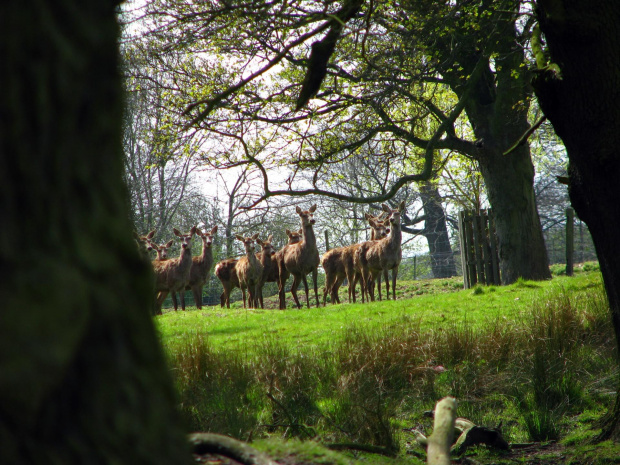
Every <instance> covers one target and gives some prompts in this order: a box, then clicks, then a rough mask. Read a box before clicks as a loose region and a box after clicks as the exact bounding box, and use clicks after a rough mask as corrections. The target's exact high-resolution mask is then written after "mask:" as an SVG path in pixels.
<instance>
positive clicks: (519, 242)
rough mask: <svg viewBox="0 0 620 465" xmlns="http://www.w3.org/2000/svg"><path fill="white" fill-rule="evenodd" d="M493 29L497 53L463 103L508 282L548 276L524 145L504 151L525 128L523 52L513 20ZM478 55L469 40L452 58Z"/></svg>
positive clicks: (458, 85)
mask: <svg viewBox="0 0 620 465" xmlns="http://www.w3.org/2000/svg"><path fill="white" fill-rule="evenodd" d="M517 3H518V2H517ZM514 8H517V5H516V4H515V5H514ZM494 28H495V29H496V30H494V31H493V40H494V41H496V42H497V46H496V47H497V49H496V51H497V52H498V53H497V55H495V57H494V63H493V64H494V66H493V68H492V67H491V64H490V63H489V65H488V66H487V67H486V68H485V70H484V71H483V73H482V75H481V77H480V78H479V79H478V81H477V82H476V83H475V87H474V90H473V94H472V96H471V98H469V99H468V101H467V103H466V105H465V112H466V114H467V118H468V119H469V121H470V123H471V125H472V127H473V130H474V134H475V136H476V139H477V143H476V146H477V147H478V148H477V152H476V153H471V154H469V155H470V156H472V157H473V158H474V159H475V160H476V161H477V162H478V165H479V168H480V172H481V173H482V176H483V178H484V183H485V186H486V189H487V195H488V198H489V203H490V205H491V208H492V210H493V214H494V219H495V226H496V233H497V239H498V249H499V260H500V272H501V280H502V283H503V284H510V283H513V282H515V281H516V280H517V279H518V278H524V279H532V280H544V279H551V272H550V271H549V259H548V256H547V249H546V247H545V241H544V237H543V234H542V227H541V223H540V218H539V215H538V210H537V207H536V199H535V194H534V166H533V164H532V160H531V155H530V149H529V145H528V144H523V145H521V146H519V147H518V148H517V149H516V150H514V151H513V152H512V153H510V154H509V155H504V152H505V151H506V150H507V149H508V148H510V147H511V146H512V145H513V144H514V143H515V142H516V141H517V140H519V138H520V137H521V136H522V135H523V134H524V133H525V132H526V131H527V129H528V128H529V124H528V121H527V116H528V109H529V99H530V98H531V94H532V88H531V85H530V83H529V81H530V75H529V73H528V72H527V70H525V69H524V68H523V67H522V64H523V63H524V62H525V56H524V52H523V46H522V45H521V44H520V43H519V40H518V37H517V31H516V26H515V23H514V21H513V20H510V21H504V22H502V23H499V22H498V23H497V24H495V25H494ZM444 53H445V54H446V55H445V56H444V59H445V61H446V63H449V66H450V67H451V68H450V69H448V70H447V72H446V77H447V79H448V82H450V86H451V88H452V89H453V90H454V92H455V93H456V94H457V95H459V96H461V95H462V94H463V92H464V89H463V86H462V79H461V74H462V73H461V72H460V71H458V70H457V71H454V70H453V69H452V68H457V67H452V62H453V60H452V59H451V58H450V53H451V51H450V48H447V49H446V50H445V51H444ZM480 56H481V53H480V51H479V50H477V49H476V48H475V46H474V44H470V45H469V47H468V46H463V47H462V49H461V50H460V51H459V53H458V54H457V56H456V59H457V61H458V64H459V65H460V66H462V67H463V69H465V70H466V71H467V72H468V73H471V71H472V70H473V69H474V67H475V65H476V63H477V62H478V60H479V59H480Z"/></svg>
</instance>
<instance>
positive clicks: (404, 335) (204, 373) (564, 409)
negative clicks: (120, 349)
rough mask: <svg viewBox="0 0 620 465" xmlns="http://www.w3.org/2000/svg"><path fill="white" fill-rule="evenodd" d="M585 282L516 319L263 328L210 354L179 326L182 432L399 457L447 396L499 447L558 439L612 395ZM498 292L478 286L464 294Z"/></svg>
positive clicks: (609, 342) (604, 315)
mask: <svg viewBox="0 0 620 465" xmlns="http://www.w3.org/2000/svg"><path fill="white" fill-rule="evenodd" d="M529 285H530V284H528V283H527V282H526V283H523V282H522V283H517V285H516V286H517V287H518V286H526V287H527V286H529ZM587 286H588V291H587V292H577V291H576V289H580V288H579V287H578V286H577V287H575V288H569V287H560V288H554V289H553V290H551V291H548V292H546V293H541V294H540V296H539V298H536V299H534V300H533V301H532V302H531V303H530V304H528V307H527V308H524V309H521V310H519V311H520V316H519V318H516V319H508V318H505V317H502V316H501V312H499V313H498V314H496V315H495V316H494V317H493V318H489V319H487V320H485V321H480V319H477V320H475V321H473V320H470V319H468V318H467V317H464V318H461V319H460V320H456V319H453V320H449V321H447V322H446V323H445V324H442V325H440V326H437V327H436V328H434V329H433V328H430V329H429V328H428V326H426V325H423V324H422V319H421V318H415V317H413V316H411V315H408V314H401V316H400V317H397V318H392V319H385V320H384V321H385V323H384V324H383V325H381V326H371V327H369V326H365V325H362V324H359V322H351V323H350V324H348V325H347V326H346V327H345V328H343V331H342V332H341V333H340V334H339V335H338V336H336V335H335V334H333V335H332V336H331V337H328V338H327V341H328V342H322V343H321V344H297V345H296V344H291V342H290V340H289V339H281V338H279V337H278V336H277V335H274V334H271V335H268V336H267V337H264V338H256V339H254V340H251V341H245V342H244V346H243V350H227V349H223V348H222V346H221V345H219V346H218V347H219V348H218V349H217V350H216V348H215V347H214V344H213V343H212V341H210V339H209V337H208V336H206V335H205V334H203V333H200V332H190V333H187V334H185V335H184V337H183V338H182V340H181V341H176V342H175V344H174V345H168V349H169V357H170V363H171V365H172V368H173V371H174V373H175V375H176V381H177V385H178V391H179V395H180V404H181V410H182V413H183V416H184V418H185V421H186V423H187V426H188V428H189V429H190V430H200V431H212V432H218V433H222V434H227V435H231V436H233V437H237V438H239V439H242V440H249V439H256V438H262V437H269V436H279V437H289V438H291V437H295V438H300V439H314V440H318V441H322V442H355V443H364V444H370V445H375V446H381V447H384V448H385V449H386V450H392V451H395V450H401V451H402V450H403V449H404V447H405V444H406V443H407V442H408V441H410V440H411V437H410V435H409V433H408V430H410V429H411V428H418V429H421V430H425V431H427V432H428V430H429V428H430V426H431V421H430V420H429V419H428V418H427V417H426V416H424V414H423V412H424V411H427V410H431V409H432V408H433V407H434V404H435V402H436V401H437V400H439V399H440V398H442V397H444V396H446V395H452V396H454V397H456V398H457V399H458V401H459V410H458V414H459V416H463V417H467V418H469V419H470V420H472V421H473V422H474V423H477V424H480V425H484V426H488V427H495V426H497V425H498V424H499V423H500V422H502V423H503V434H504V436H505V437H506V439H507V440H508V441H510V442H526V441H548V440H556V439H561V438H562V437H565V436H566V435H567V434H568V433H570V431H571V430H572V429H574V428H575V427H576V426H575V421H574V419H575V418H578V417H579V415H580V414H583V413H584V412H590V413H589V414H590V415H592V412H595V413H594V415H599V414H601V413H603V412H604V411H606V409H607V408H608V407H609V405H610V402H611V400H612V398H611V397H610V396H609V392H614V390H615V385H614V382H615V379H616V377H617V373H616V374H614V370H617V364H616V363H615V361H614V360H615V359H614V342H613V334H612V332H611V329H610V325H609V314H608V312H609V310H608V307H607V304H606V299H605V296H604V292H603V289H602V286H601V285H600V284H599V285H597V286H594V287H590V285H589V284H587ZM461 292H470V293H471V291H461ZM498 292H499V290H498V291H497V292H492V291H489V288H484V289H483V292H479V291H477V292H475V296H472V298H475V299H485V298H488V299H494V298H495V295H496V294H498ZM437 298H441V297H437ZM517 299H518V298H517ZM345 307H346V306H341V307H340V308H345ZM448 311H449V309H446V313H447V312H448ZM401 313H402V312H401ZM320 324H321V323H320V321H316V325H317V326H320Z"/></svg>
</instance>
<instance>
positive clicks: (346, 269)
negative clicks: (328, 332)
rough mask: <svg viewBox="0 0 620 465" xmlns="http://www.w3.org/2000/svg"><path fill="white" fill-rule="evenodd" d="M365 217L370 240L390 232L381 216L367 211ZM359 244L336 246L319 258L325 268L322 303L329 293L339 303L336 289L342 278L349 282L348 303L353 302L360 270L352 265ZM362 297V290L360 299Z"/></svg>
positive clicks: (380, 237) (333, 300) (332, 299)
mask: <svg viewBox="0 0 620 465" xmlns="http://www.w3.org/2000/svg"><path fill="white" fill-rule="evenodd" d="M365 218H366V220H367V221H368V224H369V225H370V227H371V232H370V237H371V240H377V239H382V238H384V237H385V236H387V234H388V233H389V232H390V229H389V228H388V227H387V226H386V224H385V223H384V222H383V218H381V216H379V217H374V216H372V215H370V214H368V213H366V214H365ZM360 245H361V244H353V245H349V246H345V247H337V248H335V249H332V250H329V251H327V252H326V253H325V254H324V255H323V257H322V258H321V265H322V266H323V269H324V270H325V287H324V290H323V305H326V303H327V294H328V293H329V295H330V297H331V301H332V303H340V297H339V296H338V289H339V288H340V285H341V284H342V282H343V280H344V278H345V277H346V278H347V281H348V283H349V289H348V291H349V303H351V302H355V286H356V284H357V281H358V280H359V279H360V277H361V273H360V271H361V270H356V268H355V266H354V256H355V252H356V250H357V249H358V248H359V247H360ZM363 297H364V294H363V290H362V299H363Z"/></svg>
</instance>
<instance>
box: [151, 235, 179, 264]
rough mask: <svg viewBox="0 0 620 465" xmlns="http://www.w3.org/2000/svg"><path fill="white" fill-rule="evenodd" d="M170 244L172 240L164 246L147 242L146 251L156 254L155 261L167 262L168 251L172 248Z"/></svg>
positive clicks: (172, 242)
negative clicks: (152, 251)
mask: <svg viewBox="0 0 620 465" xmlns="http://www.w3.org/2000/svg"><path fill="white" fill-rule="evenodd" d="M172 244H174V239H170V240H169V241H168V242H166V243H165V244H160V245H158V244H155V243H154V242H150V241H149V242H148V244H147V246H146V250H148V251H149V252H150V251H151V250H154V251H155V253H156V254H157V257H156V258H155V260H157V261H159V262H161V261H162V260H168V249H169V248H170V247H172Z"/></svg>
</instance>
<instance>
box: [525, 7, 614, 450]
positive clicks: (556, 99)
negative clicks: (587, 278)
mask: <svg viewBox="0 0 620 465" xmlns="http://www.w3.org/2000/svg"><path fill="white" fill-rule="evenodd" d="M537 16H538V19H539V23H540V28H541V30H542V32H543V33H544V35H545V39H546V43H547V46H548V52H549V56H550V58H551V62H552V63H553V64H555V65H557V66H558V67H559V70H560V73H561V75H558V74H557V73H556V72H554V69H557V68H555V66H553V67H548V68H546V69H544V70H543V71H541V72H540V73H539V74H538V76H537V78H536V79H535V81H534V86H535V92H536V96H537V97H538V100H539V102H540V105H541V107H542V109H543V111H544V113H545V115H546V116H547V117H548V118H549V120H550V121H551V123H552V124H553V127H554V129H555V131H556V133H557V134H558V136H560V137H561V138H562V141H563V142H564V144H565V146H566V151H567V153H568V158H569V170H568V171H569V195H570V199H571V203H572V205H573V207H574V208H575V211H576V212H577V214H578V215H579V217H580V218H581V219H582V220H583V221H584V222H585V223H586V224H587V225H588V228H589V229H590V233H591V234H592V239H593V241H594V245H595V247H596V252H597V255H598V259H599V262H600V266H601V271H602V274H603V281H604V285H605V289H606V291H607V296H608V298H609V305H610V309H611V317H612V322H613V326H614V330H615V333H616V338H617V341H618V343H619V349H620V241H618V234H617V233H618V231H619V230H620V202H619V199H620V182H619V180H620V104H619V102H620V91H619V89H620V87H619V84H620V54H618V50H620V27H619V25H620V2H618V1H617V0H600V1H589V2H588V1H581V2H575V1H568V0H539V1H538V2H537ZM541 58H542V57H541ZM539 64H540V63H539ZM619 382H620V380H619ZM619 387H620V384H619ZM606 420H607V421H606V425H605V427H604V429H603V434H602V438H613V439H615V440H616V441H618V440H620V391H618V394H617V395H616V400H615V403H614V406H613V407H612V409H611V411H610V414H609V415H608V416H607V419H606Z"/></svg>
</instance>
